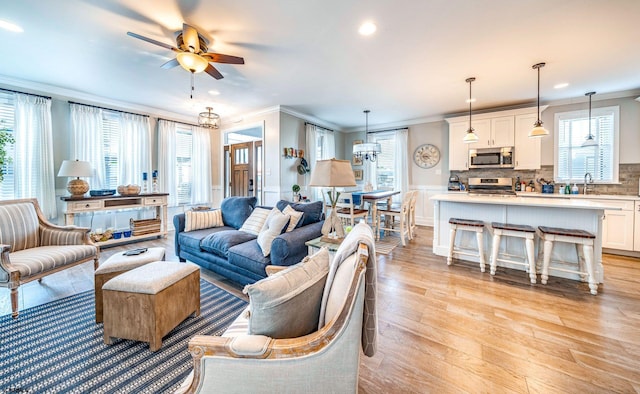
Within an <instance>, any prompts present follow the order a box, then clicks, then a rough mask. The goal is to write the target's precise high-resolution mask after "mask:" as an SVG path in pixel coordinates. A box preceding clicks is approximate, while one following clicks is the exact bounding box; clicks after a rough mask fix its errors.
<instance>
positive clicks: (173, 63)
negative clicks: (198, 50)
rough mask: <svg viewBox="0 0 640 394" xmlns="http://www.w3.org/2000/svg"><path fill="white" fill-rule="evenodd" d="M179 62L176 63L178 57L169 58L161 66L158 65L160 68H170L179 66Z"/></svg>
mask: <svg viewBox="0 0 640 394" xmlns="http://www.w3.org/2000/svg"><path fill="white" fill-rule="evenodd" d="M179 65H180V63H178V59H171V60H169V61H168V62H166V63H165V64H163V65H162V66H160V68H164V69H165V70H167V69H170V68H174V67H177V66H179Z"/></svg>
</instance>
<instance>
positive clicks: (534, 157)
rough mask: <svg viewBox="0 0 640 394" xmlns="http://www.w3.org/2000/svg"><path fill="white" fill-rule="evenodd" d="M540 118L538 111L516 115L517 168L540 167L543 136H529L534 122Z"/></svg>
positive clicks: (536, 168) (530, 168) (535, 168)
mask: <svg viewBox="0 0 640 394" xmlns="http://www.w3.org/2000/svg"><path fill="white" fill-rule="evenodd" d="M536 120H538V115H537V113H532V114H531V113H530V114H523V115H516V116H515V138H514V139H515V145H514V154H515V163H514V164H515V166H514V167H515V169H516V170H538V169H540V156H541V152H542V150H541V148H540V143H541V141H542V139H541V138H529V132H530V131H531V129H532V128H533V124H534V123H535V122H536Z"/></svg>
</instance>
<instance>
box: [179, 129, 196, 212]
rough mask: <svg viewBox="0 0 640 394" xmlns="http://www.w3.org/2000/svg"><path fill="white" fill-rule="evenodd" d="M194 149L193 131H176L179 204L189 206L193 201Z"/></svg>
mask: <svg viewBox="0 0 640 394" xmlns="http://www.w3.org/2000/svg"><path fill="white" fill-rule="evenodd" d="M192 147H193V136H192V134H191V130H190V129H187V128H181V127H180V126H178V127H177V129H176V161H177V163H178V164H177V169H176V174H177V176H178V180H177V181H178V182H177V185H178V190H177V196H176V198H177V202H178V204H189V203H190V201H191V182H192V176H191V174H192V172H191V155H192V153H191V152H192Z"/></svg>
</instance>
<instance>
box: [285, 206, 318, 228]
mask: <svg viewBox="0 0 640 394" xmlns="http://www.w3.org/2000/svg"><path fill="white" fill-rule="evenodd" d="M287 205H290V206H291V208H293V209H295V210H296V211H300V212H304V215H303V216H302V220H301V221H300V223H298V227H303V226H306V225H308V224H311V223H316V222H319V221H320V220H321V218H322V201H314V202H309V203H295V202H293V203H292V202H290V201H286V200H280V201H278V203H277V204H276V207H277V208H278V209H279V210H281V211H284V208H285V207H286V206H287Z"/></svg>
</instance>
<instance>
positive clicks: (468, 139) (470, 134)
mask: <svg viewBox="0 0 640 394" xmlns="http://www.w3.org/2000/svg"><path fill="white" fill-rule="evenodd" d="M475 80H476V79H475V78H474V77H471V78H467V79H466V80H465V82H466V83H468V84H469V129H468V130H467V134H465V136H464V138H463V139H462V142H464V143H465V144H472V143H474V142H478V135H477V134H476V133H475V130H474V129H473V127H471V103H472V102H473V99H472V98H471V82H473V81H475Z"/></svg>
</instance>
